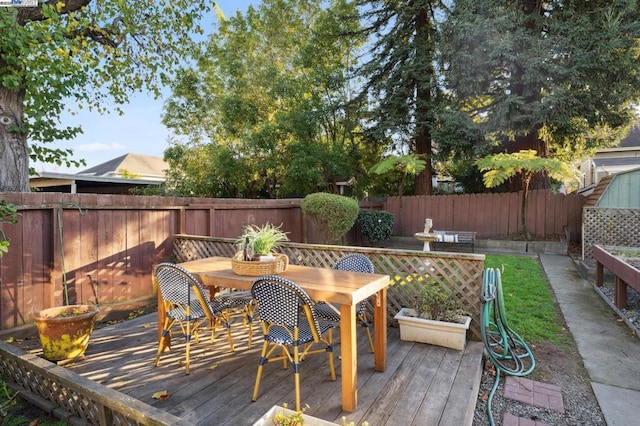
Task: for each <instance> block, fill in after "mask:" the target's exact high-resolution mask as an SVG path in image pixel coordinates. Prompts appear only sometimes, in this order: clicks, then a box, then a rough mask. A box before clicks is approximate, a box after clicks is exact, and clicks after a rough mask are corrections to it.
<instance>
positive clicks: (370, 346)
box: [358, 313, 373, 353]
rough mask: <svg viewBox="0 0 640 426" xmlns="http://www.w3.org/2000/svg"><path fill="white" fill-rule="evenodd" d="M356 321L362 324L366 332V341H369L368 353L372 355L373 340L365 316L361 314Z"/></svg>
mask: <svg viewBox="0 0 640 426" xmlns="http://www.w3.org/2000/svg"><path fill="white" fill-rule="evenodd" d="M358 319H359V320H360V322H361V323H362V326H363V327H364V329H365V330H366V332H367V340H368V341H369V351H370V352H371V353H373V338H372V337H371V327H370V326H369V321H368V318H367V314H365V313H362V315H360V317H359V318H358Z"/></svg>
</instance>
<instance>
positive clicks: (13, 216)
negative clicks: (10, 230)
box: [0, 200, 18, 257]
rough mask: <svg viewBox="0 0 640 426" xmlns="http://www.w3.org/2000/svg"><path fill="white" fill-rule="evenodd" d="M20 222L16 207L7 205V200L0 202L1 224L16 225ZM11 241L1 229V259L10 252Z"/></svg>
mask: <svg viewBox="0 0 640 426" xmlns="http://www.w3.org/2000/svg"><path fill="white" fill-rule="evenodd" d="M17 222H18V209H17V208H16V206H15V205H13V204H11V203H7V202H6V201H5V200H0V224H1V223H11V224H16V223H17ZM9 242H10V241H9V239H8V238H7V237H6V235H5V234H4V232H3V231H2V230H1V229H0V257H2V255H3V254H5V253H7V252H8V251H9Z"/></svg>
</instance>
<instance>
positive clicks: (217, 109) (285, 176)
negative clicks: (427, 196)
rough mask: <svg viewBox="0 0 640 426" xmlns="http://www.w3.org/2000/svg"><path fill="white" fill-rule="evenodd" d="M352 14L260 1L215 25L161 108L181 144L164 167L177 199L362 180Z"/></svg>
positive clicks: (342, 8)
mask: <svg viewBox="0 0 640 426" xmlns="http://www.w3.org/2000/svg"><path fill="white" fill-rule="evenodd" d="M354 7H355V6H354V4H353V3H352V2H333V3H331V4H327V3H326V2H323V1H320V0H314V1H306V0H284V1H280V0H266V1H263V2H261V3H259V4H258V5H256V6H250V7H249V8H248V9H247V12H246V13H245V14H244V15H243V14H242V13H240V12H238V13H236V14H235V15H233V16H231V17H229V18H228V19H227V18H225V17H223V16H220V17H219V27H218V31H217V32H216V33H215V34H212V35H211V36H210V37H209V39H208V40H207V47H206V52H204V53H203V54H202V55H200V56H198V57H196V58H195V61H194V63H195V64H196V65H195V66H193V67H192V68H190V69H186V70H183V71H181V73H180V75H181V76H180V78H178V79H177V80H176V81H175V83H174V84H173V87H172V91H173V93H172V95H171V97H170V99H169V100H168V102H167V103H166V107H165V115H164V117H163V122H164V123H165V124H166V125H167V127H169V128H170V129H172V130H173V131H175V132H176V134H178V135H183V136H184V139H185V140H181V141H180V142H179V144H180V145H181V148H182V151H183V155H182V156H181V157H182V159H183V161H181V162H176V163H175V164H172V163H171V162H170V167H171V170H170V174H171V182H172V185H173V186H174V187H175V188H176V189H177V190H178V191H179V193H185V189H189V190H193V192H194V194H202V195H209V196H225V197H246V198H257V197H270V198H276V197H283V196H289V195H292V194H293V195H296V196H303V195H306V194H308V193H311V192H314V191H318V190H325V191H327V192H335V190H336V182H337V181H338V180H339V179H343V178H345V177H347V178H348V177H351V176H354V177H355V178H356V180H360V174H362V173H363V171H364V170H366V169H367V168H368V166H369V164H371V163H372V162H373V161H375V160H373V161H371V162H369V163H367V164H364V165H363V164H362V163H363V161H365V160H364V159H363V158H364V156H363V155H362V154H360V151H362V150H363V149H364V146H363V143H362V137H361V132H359V131H358V123H359V119H360V118H361V114H362V112H361V110H360V108H359V107H360V105H358V104H355V103H354V104H351V103H349V101H350V99H349V93H350V86H351V84H353V83H352V82H351V81H350V78H351V75H350V72H349V70H350V67H352V66H353V65H354V62H355V58H357V54H356V50H357V48H358V46H360V45H361V43H362V36H361V35H358V34H359V31H358V23H354V22H353V21H346V20H343V19H340V17H341V16H344V15H354V14H355V10H354ZM347 34H350V36H347ZM338 35H343V37H338ZM191 151H194V152H193V153H192V152H191ZM376 152H378V151H377V150H376ZM197 158H198V159H197ZM202 164H206V168H205V170H202V169H203V168H202ZM185 166H186V167H185ZM217 182H223V183H222V184H218V183H217ZM183 188H184V189H183ZM207 191H208V192H207Z"/></svg>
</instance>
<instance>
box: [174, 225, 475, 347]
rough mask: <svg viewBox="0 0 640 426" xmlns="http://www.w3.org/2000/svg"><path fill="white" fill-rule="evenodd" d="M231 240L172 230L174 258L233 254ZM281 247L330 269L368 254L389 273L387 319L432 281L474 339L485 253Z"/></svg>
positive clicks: (293, 259)
mask: <svg viewBox="0 0 640 426" xmlns="http://www.w3.org/2000/svg"><path fill="white" fill-rule="evenodd" d="M233 243H234V239H231V238H215V237H200V236H192V235H182V234H180V235H176V236H175V239H174V250H173V255H174V260H175V261H176V262H187V261H190V260H197V259H202V258H205V257H211V256H225V257H231V256H233V255H234V254H235V252H236V248H235V247H234V245H233ZM280 252H282V253H284V254H286V255H287V256H289V262H290V263H291V264H294V265H305V266H314V267H319V268H329V267H331V265H333V264H334V263H335V262H336V260H338V259H339V258H340V257H342V256H343V255H345V254H347V253H362V254H364V255H366V256H368V257H369V258H370V259H371V261H372V262H373V264H374V267H375V271H376V273H378V274H385V275H389V277H390V278H391V286H390V287H389V290H388V293H387V303H388V309H387V315H388V319H389V323H390V324H391V325H395V320H393V316H394V315H395V314H396V313H397V312H398V311H399V310H400V309H401V308H402V307H406V306H408V304H409V303H410V301H411V300H412V299H413V298H415V296H416V295H417V293H418V291H419V289H420V287H421V286H423V285H425V284H426V283H429V282H430V281H435V283H437V284H438V285H439V286H440V287H442V288H444V289H445V290H447V291H448V292H449V293H451V294H452V295H453V296H454V297H456V298H457V299H458V300H459V301H460V303H461V305H462V307H463V309H464V310H466V311H467V312H469V314H470V315H471V317H472V318H473V321H472V323H471V327H470V331H471V333H472V336H473V338H474V339H477V340H481V334H480V309H481V306H480V292H481V288H482V274H483V271H484V259H485V256H484V255H483V254H471V253H447V252H423V251H416V250H396V249H380V248H371V247H350V246H332V245H319V244H299V243H285V244H283V246H282V247H281V249H280Z"/></svg>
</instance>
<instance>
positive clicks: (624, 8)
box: [438, 0, 640, 189]
mask: <svg viewBox="0 0 640 426" xmlns="http://www.w3.org/2000/svg"><path fill="white" fill-rule="evenodd" d="M639 37H640V11H639V9H638V5H637V2H636V1H632V0H621V1H615V2H614V1H609V0H593V1H542V0H514V1H508V2H505V1H502V0H456V1H455V4H454V6H453V8H452V10H451V12H450V13H449V14H448V15H447V16H446V22H445V24H444V26H443V33H442V35H441V38H442V44H441V45H440V46H441V49H442V50H441V52H442V56H441V59H440V61H439V63H440V64H441V65H442V66H443V75H444V76H445V81H446V84H447V88H448V89H449V92H450V93H451V95H452V99H454V100H455V101H456V102H457V108H458V109H459V110H461V111H464V112H465V113H467V114H468V116H469V117H470V118H471V119H472V120H469V121H468V122H467V124H468V125H470V126H473V127H476V129H477V130H478V132H477V134H481V135H483V140H482V141H478V140H474V141H472V143H473V144H474V145H473V146H469V147H468V148H467V149H468V151H470V152H471V151H476V152H477V151H482V150H483V148H480V149H479V147H478V144H481V145H482V144H486V145H493V147H494V148H493V152H499V151H500V152H503V151H506V152H509V153H511V152H518V151H520V150H524V149H531V150H535V151H536V152H537V153H538V155H539V156H541V157H555V158H558V159H560V160H564V161H568V160H570V159H575V158H580V157H583V156H585V155H586V154H588V153H589V151H591V150H594V149H596V148H599V147H606V146H610V145H612V144H613V143H615V142H616V141H617V140H619V138H620V137H621V136H622V135H623V134H624V132H625V130H626V128H627V126H628V124H629V123H630V120H631V119H632V118H633V116H634V111H633V104H634V103H635V102H637V100H638V98H639V96H640V73H639V72H638V70H639V67H638V66H639V65H640V62H639V59H640V50H639V49H638V47H640V46H639V44H638V40H639ZM449 117H455V115H454V114H451V115H450V116H449ZM459 122H460V121H459V120H458V121H457V123H459ZM450 127H451V128H452V129H455V130H456V131H459V128H455V127H454V126H450ZM448 139H449V138H447V137H446V135H443V137H442V139H441V140H439V141H438V146H439V148H440V149H441V150H446V149H447V141H448ZM451 139H453V138H451ZM485 152H486V150H485ZM547 185H548V179H539V180H534V181H533V182H532V185H531V187H532V188H539V187H541V186H547ZM513 189H517V188H513Z"/></svg>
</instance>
